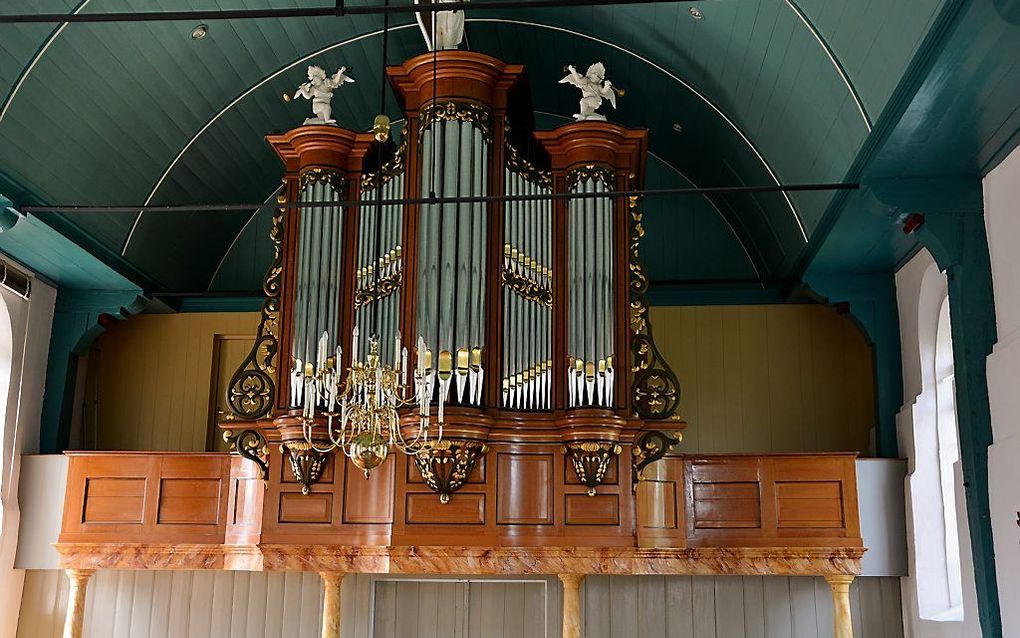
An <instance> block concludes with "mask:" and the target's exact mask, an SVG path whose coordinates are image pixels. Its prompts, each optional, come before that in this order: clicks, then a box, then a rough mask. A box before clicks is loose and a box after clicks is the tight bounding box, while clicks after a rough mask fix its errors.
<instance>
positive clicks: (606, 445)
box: [563, 441, 623, 496]
mask: <svg viewBox="0 0 1020 638" xmlns="http://www.w3.org/2000/svg"><path fill="white" fill-rule="evenodd" d="M621 451H623V448H621V447H620V446H619V445H617V444H616V443H613V442H612V441H580V442H576V443H567V444H566V445H564V446H563V452H564V454H566V455H567V460H569V461H570V463H571V465H573V467H574V472H575V473H576V474H577V480H579V481H581V484H582V485H584V486H585V487H587V488H588V496H595V490H596V488H598V486H599V485H602V481H604V480H605V478H606V472H607V471H608V470H609V463H610V462H611V461H612V460H613V457H615V456H619V455H620V452H621Z"/></svg>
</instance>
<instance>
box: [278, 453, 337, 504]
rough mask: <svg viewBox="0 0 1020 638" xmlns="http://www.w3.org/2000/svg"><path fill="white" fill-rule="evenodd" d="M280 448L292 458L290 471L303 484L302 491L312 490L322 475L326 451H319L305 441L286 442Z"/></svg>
mask: <svg viewBox="0 0 1020 638" xmlns="http://www.w3.org/2000/svg"><path fill="white" fill-rule="evenodd" d="M280 449H281V451H283V452H284V453H285V454H286V455H287V458H288V459H289V460H290V471H291V473H292V474H293V475H294V480H296V481H297V482H298V483H300V484H301V493H302V494H308V493H309V492H311V489H312V485H313V484H315V483H316V482H317V481H318V480H319V477H321V476H322V467H323V466H324V465H325V464H326V453H325V452H319V451H318V450H316V449H315V448H313V447H312V446H311V445H309V444H308V443H305V442H303V441H297V442H290V443H284V444H283V445H282V446H280Z"/></svg>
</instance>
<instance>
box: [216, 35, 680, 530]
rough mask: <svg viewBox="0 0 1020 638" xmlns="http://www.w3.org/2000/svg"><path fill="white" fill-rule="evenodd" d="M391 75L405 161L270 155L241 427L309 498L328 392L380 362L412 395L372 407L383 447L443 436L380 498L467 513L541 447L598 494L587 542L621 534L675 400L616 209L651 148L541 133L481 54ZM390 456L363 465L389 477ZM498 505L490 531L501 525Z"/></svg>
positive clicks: (322, 147) (398, 157) (505, 71)
mask: <svg viewBox="0 0 1020 638" xmlns="http://www.w3.org/2000/svg"><path fill="white" fill-rule="evenodd" d="M387 74H388V77H389V81H390V83H391V85H392V87H393V89H394V91H395V93H396V95H397V97H398V101H399V102H400V104H401V106H402V108H403V110H404V115H405V125H404V127H403V131H402V139H401V140H400V143H399V145H398V144H397V143H396V141H395V140H386V141H384V142H380V141H379V140H377V139H376V138H375V137H374V136H373V134H372V133H356V132H353V131H349V130H347V129H343V128H340V127H338V126H319V125H305V126H301V127H298V128H296V129H293V130H291V131H289V132H287V133H283V134H280V135H270V136H269V137H268V138H267V139H268V141H269V143H270V145H271V146H272V147H273V148H274V150H275V151H276V152H277V154H278V155H279V156H280V158H281V159H282V160H283V162H284V165H285V177H284V183H285V189H284V191H285V192H284V194H283V195H281V197H280V199H279V202H280V204H281V206H280V208H279V211H278V214H277V216H276V220H275V221H276V223H275V232H274V237H276V239H277V240H278V242H279V243H278V259H277V262H276V263H275V264H274V267H273V268H272V269H271V272H270V277H269V279H268V280H267V286H266V289H267V292H268V293H269V294H270V299H269V300H268V301H267V307H266V309H264V312H263V319H264V321H263V325H262V327H261V328H260V335H259V338H258V342H257V344H256V347H255V349H254V350H253V353H252V355H250V356H249V357H248V358H247V359H246V360H245V361H244V362H243V364H242V366H241V369H240V370H239V371H238V373H237V374H236V375H235V377H234V381H233V383H232V389H231V396H232V397H235V400H234V401H232V402H231V405H232V406H235V412H236V413H237V418H240V419H244V420H250V421H255V422H256V427H254V428H252V429H257V430H258V431H259V432H260V434H261V435H262V436H264V437H265V439H266V440H268V441H270V442H275V443H279V444H280V445H281V448H280V449H281V454H283V455H284V456H285V457H286V458H287V461H288V462H287V463H286V464H287V465H289V466H290V468H291V469H292V470H293V476H294V480H296V481H297V482H298V483H300V484H301V485H302V486H303V491H304V492H305V493H311V494H314V493H315V486H316V483H317V482H318V481H319V480H320V479H321V478H322V477H323V476H324V472H327V467H328V466H329V465H330V463H339V462H341V461H335V460H331V459H332V455H331V454H330V453H329V452H328V450H327V449H326V447H324V446H325V443H328V437H327V436H326V434H327V433H328V432H329V429H328V428H329V427H331V426H330V423H332V421H331V419H333V418H334V416H333V415H334V414H335V413H336V412H337V411H338V410H339V408H336V406H335V397H333V396H331V394H330V391H329V389H328V384H324V383H323V380H322V379H323V378H324V377H326V378H327V380H329V381H330V382H332V380H335V379H336V378H337V377H339V376H342V375H344V374H345V372H344V371H345V370H347V369H348V367H349V366H350V365H352V362H358V361H360V360H361V358H362V357H364V356H365V355H366V353H369V351H370V350H371V353H370V354H371V356H377V359H376V360H377V361H380V362H386V365H390V366H391V368H392V370H393V373H392V374H393V378H394V379H401V378H402V379H405V380H406V379H411V380H410V381H406V385H407V386H411V385H413V386H414V390H413V394H414V396H413V397H412V399H413V400H408V401H406V402H402V401H404V399H403V398H400V397H396V396H394V393H393V392H389V394H387V391H381V390H380V394H379V400H383V399H386V400H389V401H390V402H391V403H393V405H397V406H403V407H400V415H401V416H400V417H399V419H397V421H399V423H397V422H394V423H391V424H389V425H386V426H384V428H383V430H385V431H388V432H390V433H391V434H392V433H393V432H398V433H399V434H400V435H401V437H404V436H406V437H407V440H412V441H419V440H420V439H421V431H422V428H423V426H422V424H423V423H425V422H426V421H428V420H429V419H435V420H438V422H439V425H440V428H441V439H439V440H435V439H436V437H437V436H438V434H439V433H438V432H437V433H431V434H430V433H426V437H432V438H431V439H428V441H426V442H425V444H424V445H419V446H418V447H413V446H411V445H409V444H408V445H406V446H404V447H403V448H402V451H406V452H407V453H408V454H409V455H410V456H409V459H410V460H408V461H407V463H406V467H407V468H408V469H406V470H405V471H402V472H401V471H398V475H397V479H396V480H397V485H396V486H395V487H394V488H393V489H398V490H399V489H404V490H405V491H408V490H410V491H415V490H417V489H418V488H417V487H414V486H415V485H418V484H419V483H417V482H418V481H420V482H421V483H423V484H424V485H425V486H426V487H428V488H429V489H430V490H431V491H433V492H436V493H438V496H439V497H440V502H441V503H444V504H445V503H449V502H451V495H452V494H454V493H456V494H459V495H462V497H463V499H465V500H467V501H471V500H472V499H477V498H480V493H479V492H478V491H477V488H476V487H474V486H473V483H472V480H476V481H477V480H482V481H483V484H484V483H486V482H488V481H489V480H490V478H491V474H492V473H496V472H500V471H502V472H504V473H507V472H511V473H512V472H513V471H514V469H521V470H522V471H523V469H524V468H525V466H519V465H516V463H517V462H518V461H520V460H521V459H526V458H529V457H528V455H531V454H539V453H540V454H547V453H550V450H552V451H554V452H555V454H556V455H558V456H559V457H560V459H561V460H560V461H558V462H557V463H563V466H564V467H569V468H571V470H570V472H569V473H568V474H565V475H564V476H563V477H560V478H559V479H557V481H560V482H562V481H566V483H563V485H565V486H566V485H578V486H579V489H581V493H582V494H590V495H599V496H598V497H597V498H596V499H595V500H592V501H589V503H590V505H594V504H596V503H599V505H598V507H599V508H600V510H599V511H600V512H601V513H600V514H599V515H598V516H597V517H596V518H595V519H593V520H592V522H591V524H597V525H605V526H607V527H606V528H605V529H606V530H609V529H610V528H612V529H616V530H617V531H619V530H620V529H622V527H627V525H628V524H627V523H625V522H623V519H621V517H620V515H619V513H620V510H621V508H623V509H626V508H627V507H632V505H633V504H632V501H631V499H630V494H629V489H628V490H624V489H623V486H624V485H625V483H627V482H626V481H624V480H623V479H622V477H624V476H629V475H630V472H625V471H624V470H623V468H621V467H618V466H619V465H621V461H620V458H619V455H620V454H621V452H622V450H623V449H624V448H626V449H628V450H629V449H630V445H631V444H632V443H633V442H634V441H635V439H636V438H641V437H642V436H643V435H644V434H645V433H646V431H648V430H649V429H653V430H654V429H656V428H655V426H654V422H655V421H657V420H663V419H669V418H670V417H672V416H673V415H674V413H675V411H676V406H677V404H678V401H679V387H678V384H677V382H676V378H675V376H674V375H673V373H672V372H671V371H670V370H669V369H668V367H667V366H666V365H665V363H664V362H663V361H662V359H661V357H659V356H658V352H657V351H656V350H655V346H654V340H653V339H652V336H651V331H650V326H649V325H648V318H647V303H646V301H645V299H644V292H645V289H646V287H647V279H646V278H645V276H644V273H643V269H642V267H641V263H640V257H639V254H638V240H639V238H640V235H641V233H642V232H643V231H642V229H641V216H640V210H639V207H638V201H637V199H636V198H633V197H628V196H627V194H626V193H627V191H629V190H632V189H635V188H638V187H640V185H641V184H642V183H643V177H644V167H645V161H646V154H647V132H646V131H644V130H635V129H627V128H624V127H621V126H618V125H615V124H611V123H607V122H602V121H584V122H575V123H571V124H567V125H565V126H561V127H559V128H557V129H555V130H552V131H536V130H534V124H533V121H534V118H533V115H532V112H531V106H530V97H529V94H528V89H527V79H526V75H525V71H524V69H523V67H519V66H513V65H508V64H505V63H503V62H501V61H499V60H496V59H494V58H491V57H488V56H485V55H481V54H476V53H470V52H462V51H442V52H439V53H438V54H437V56H436V58H435V59H434V58H433V56H432V55H431V54H428V55H423V56H419V57H416V58H412V59H410V60H408V61H406V62H405V63H404V64H402V65H398V66H393V67H388V69H387ZM380 197H381V198H382V200H383V201H382V202H380V201H379V198H380ZM391 362H392V363H391ZM409 362H410V363H409ZM357 365H360V364H357ZM277 369H279V371H280V372H277ZM313 369H314V370H321V371H322V374H320V375H318V376H316V375H315V374H313V372H312V371H313ZM379 374H380V375H385V374H389V373H386V372H380V373H379ZM398 385H399V384H398ZM379 387H381V386H379ZM384 395H385V396H384ZM237 397H242V399H241V400H236V398H237ZM387 397H388V398H387ZM412 403H413V404H414V406H416V407H413V408H412V407H411V404H412ZM309 405H311V407H309ZM238 406H239V407H240V408H241V409H237V407H238ZM444 406H445V408H444ZM331 410H332V412H331ZM678 427H680V426H679V425H678V424H677V423H676V422H674V423H673V424H672V425H671V426H670V428H669V429H673V430H675V429H677V428H678ZM234 428H235V429H236V425H235V426H234ZM416 437H417V438H416ZM382 438H386V437H385V435H384V436H383V437H378V436H377V437H375V438H372V439H371V440H367V439H366V440H365V441H359V443H358V444H359V445H361V446H362V447H361V448H359V450H363V449H364V448H371V450H372V451H374V452H377V453H378V454H377V455H376V458H375V459H374V461H375V462H377V463H382V462H383V461H384V460H385V458H386V450H385V449H384V448H385V447H386V445H385V444H384V441H382V440H381V439H382ZM390 438H394V437H390ZM396 440H404V439H401V438H400V437H396ZM398 447H400V446H398ZM412 448H413V449H412ZM635 449H636V448H635ZM249 451H250V450H249ZM249 456H251V455H249ZM263 456H264V455H263ZM398 456H400V455H398ZM543 458H545V457H543ZM550 458H551V457H550ZM263 461H264V459H263ZM396 462H397V463H400V462H401V461H396ZM635 462H636V461H635ZM507 463H510V464H511V465H507ZM628 465H629V464H628ZM483 466H484V471H485V473H486V476H485V478H484V479H477V478H475V479H472V478H471V477H473V476H475V475H476V474H477V472H480V471H482V468H483ZM358 467H362V466H361V465H360V464H359V465H358ZM373 467H374V466H373ZM551 467H552V466H549V468H545V466H542V468H543V469H542V470H541V471H542V472H546V475H545V476H546V478H545V479H544V480H545V481H547V482H548V481H552V480H553V479H552V476H551V475H548V470H549V469H551ZM362 469H365V470H366V473H367V472H368V470H370V469H372V468H362ZM401 485H402V486H403V487H402V488H401V487H400V486H401ZM601 495H605V496H606V497H611V500H612V501H613V503H614V506H613V507H611V508H609V509H608V510H607V509H606V507H607V506H606V505H605V504H606V503H608V502H609V501H605V500H598V498H601ZM405 496H406V498H405V499H403V505H402V506H403V507H404V508H405V511H404V516H405V521H404V524H407V525H416V524H417V523H412V522H411V521H412V520H415V519H417V520H421V516H419V515H418V514H415V513H414V512H412V511H410V509H408V508H411V509H414V510H415V511H416V512H418V513H419V514H420V512H421V507H423V505H422V504H423V503H425V502H426V501H423V500H422V499H423V498H425V497H424V495H420V494H417V492H415V494H414V495H413V498H412V494H411V493H410V492H408V493H407V494H406V495H405ZM492 498H493V497H488V499H489V501H488V502H487V503H488V504H487V505H485V506H483V507H482V510H485V511H484V512H483V514H482V515H481V516H482V519H483V520H486V521H488V520H490V519H494V518H498V512H496V510H495V509H493V510H492V511H489V510H486V508H499V507H501V505H500V504H498V503H495V502H491V501H492ZM515 498H517V497H515ZM483 500H484V499H483ZM397 501H400V498H399V497H397ZM506 502H507V501H505V500H504V501H503V503H504V504H505V503H506ZM570 502H571V503H573V505H572V508H573V510H574V511H577V512H580V511H581V509H578V508H579V507H581V506H580V505H579V502H577V501H574V500H572V499H571V501H570ZM582 509H583V508H582ZM451 511H452V510H451ZM425 518H426V519H427V518H428V517H427V516H426V517H425ZM513 518H514V517H513V516H510V517H508V518H507V520H512V519H513ZM539 518H540V519H541V517H539ZM603 518H604V519H605V520H604V521H603V520H602V519H603ZM612 521H616V522H612ZM422 524H423V525H425V526H426V527H428V526H429V525H431V524H432V523H424V522H423V523H422ZM621 526H622V527H621Z"/></svg>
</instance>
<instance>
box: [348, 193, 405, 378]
mask: <svg viewBox="0 0 1020 638" xmlns="http://www.w3.org/2000/svg"><path fill="white" fill-rule="evenodd" d="M369 177H370V178H372V179H369V180H368V181H367V183H366V184H365V187H364V189H363V194H362V200H363V201H364V202H366V204H369V205H367V206H363V207H361V214H360V221H359V224H358V258H357V260H356V264H357V266H356V270H355V273H356V278H355V281H356V284H355V290H356V293H355V305H356V308H357V309H356V312H355V315H356V322H357V323H356V325H357V326H358V342H359V344H358V347H359V351H360V352H362V353H364V352H367V348H368V340H369V339H370V338H371V337H373V336H374V337H376V338H377V339H378V340H379V357H380V359H381V360H382V361H384V362H386V363H387V364H389V363H390V362H392V361H393V360H394V357H395V356H396V352H394V339H395V338H396V334H397V331H398V329H399V326H398V316H399V307H400V286H399V285H398V284H399V283H400V281H401V279H402V272H401V269H402V259H401V257H402V255H403V248H402V247H401V226H402V220H403V214H402V207H401V206H400V205H396V204H385V205H383V207H382V211H381V212H380V211H379V210H378V209H377V208H376V207H375V206H373V205H371V204H372V203H373V202H376V201H378V194H377V190H376V186H375V185H374V179H377V177H376V176H375V175H374V174H373V175H370V176H369ZM403 192H404V175H403V174H402V173H401V174H397V175H392V176H389V178H388V179H387V181H386V182H385V183H384V184H383V188H382V196H383V199H384V200H386V199H391V198H394V197H397V196H400V195H402V194H403ZM376 229H378V241H377V239H376V235H377V233H376ZM377 281H378V286H377Z"/></svg>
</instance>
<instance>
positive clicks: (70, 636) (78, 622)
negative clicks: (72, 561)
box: [64, 569, 96, 638]
mask: <svg viewBox="0 0 1020 638" xmlns="http://www.w3.org/2000/svg"><path fill="white" fill-rule="evenodd" d="M64 571H65V572H66V573H67V578H68V580H70V581H71V588H70V589H69V590H68V592H67V614H66V615H65V616H64V638H81V635H82V625H83V624H84V622H85V591H86V589H87V587H88V585H89V579H90V578H92V574H94V573H95V571H96V570H94V569H65V570H64Z"/></svg>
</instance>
